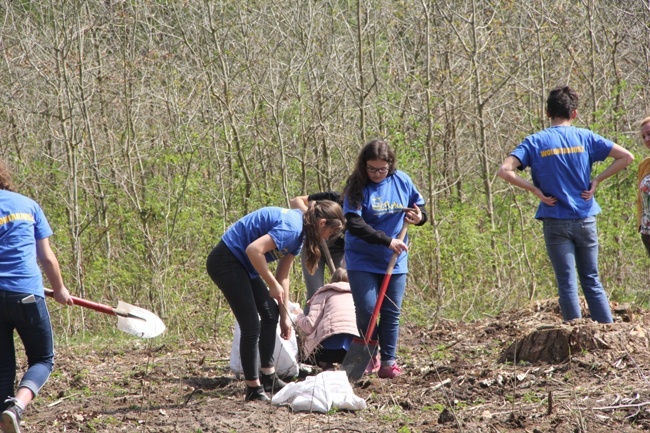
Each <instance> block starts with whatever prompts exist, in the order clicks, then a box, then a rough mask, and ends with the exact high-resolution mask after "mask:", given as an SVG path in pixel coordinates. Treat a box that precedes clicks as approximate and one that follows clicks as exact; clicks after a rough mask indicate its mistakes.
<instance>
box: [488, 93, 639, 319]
mask: <svg viewBox="0 0 650 433" xmlns="http://www.w3.org/2000/svg"><path fill="white" fill-rule="evenodd" d="M546 114H547V115H548V117H549V118H550V119H551V126H550V127H549V128H547V129H544V130H543V131H540V132H537V133H535V134H533V135H530V136H528V137H526V139H524V141H523V142H521V144H519V146H517V148H515V150H513V151H512V152H511V153H510V155H509V156H508V157H506V158H505V160H504V161H503V163H502V165H501V167H500V168H499V171H498V173H497V175H498V176H499V177H501V178H503V179H504V180H505V181H507V182H509V183H511V184H512V185H515V186H517V187H519V188H522V189H525V190H527V191H530V192H532V193H533V194H535V195H536V196H537V197H538V198H539V199H540V204H539V206H538V208H537V213H536V215H535V218H537V219H539V220H542V222H543V228H544V241H545V243H546V251H547V253H548V257H549V259H550V260H551V264H552V265H553V270H554V271H555V278H556V281H557V286H558V294H559V303H560V309H561V310H562V318H563V320H565V321H569V320H573V319H578V318H580V317H582V316H581V312H580V304H579V300H578V279H579V280H580V285H581V286H582V291H583V293H584V295H585V299H586V300H587V305H588V307H589V312H590V313H591V318H592V319H593V320H595V321H597V322H601V323H611V322H612V312H611V309H610V307H609V301H608V298H607V293H605V289H604V288H603V285H602V283H601V282H600V278H599V276H598V232H597V227H596V217H595V216H596V215H597V214H598V213H600V211H601V209H600V206H598V203H596V199H595V198H594V195H595V193H596V188H597V187H598V185H599V184H600V183H601V182H602V181H604V180H605V179H607V178H609V177H610V176H612V175H614V174H616V173H618V172H619V171H621V170H623V169H624V168H625V167H627V166H628V165H629V164H630V163H631V162H632V161H633V160H634V156H632V154H631V153H630V152H628V151H627V150H625V149H624V148H622V147H621V146H619V145H617V144H614V143H613V142H612V141H610V140H607V139H605V138H603V137H601V136H600V135H598V134H595V133H593V132H591V131H589V130H587V129H583V128H576V127H574V126H572V125H571V123H572V122H573V120H574V119H575V118H576V117H577V115H578V95H577V93H576V92H575V91H574V90H573V89H571V88H570V87H569V86H559V87H556V88H554V89H553V90H551V92H550V94H549V96H548V99H547V101H546ZM608 157H611V158H614V161H612V163H611V164H610V165H609V166H608V167H607V168H606V169H605V170H603V172H602V173H600V174H599V175H598V176H596V177H594V178H593V179H592V178H591V174H592V165H593V163H594V162H597V161H604V160H605V159H607V158H608ZM527 167H530V169H531V175H532V181H533V183H532V184H531V183H530V182H529V181H527V180H526V179H524V178H523V177H521V176H520V175H518V174H517V173H516V170H524V169H526V168H527ZM576 269H577V275H576Z"/></svg>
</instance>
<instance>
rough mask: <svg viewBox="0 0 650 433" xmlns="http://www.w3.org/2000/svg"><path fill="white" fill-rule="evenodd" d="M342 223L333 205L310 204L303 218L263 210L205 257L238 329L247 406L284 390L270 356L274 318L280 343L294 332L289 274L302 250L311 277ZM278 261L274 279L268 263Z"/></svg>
mask: <svg viewBox="0 0 650 433" xmlns="http://www.w3.org/2000/svg"><path fill="white" fill-rule="evenodd" d="M344 224H345V220H344V218H343V212H342V210H341V206H340V205H339V204H337V203H335V202H333V201H320V202H312V203H310V205H309V207H308V208H307V210H306V211H305V212H304V213H303V212H301V211H300V210H298V209H284V208H279V207H265V208H261V209H259V210H257V211H254V212H252V213H250V214H248V215H246V216H244V217H243V218H241V219H240V220H239V221H237V222H235V223H234V224H233V225H232V226H231V227H230V228H229V229H228V230H227V231H226V233H224V235H223V237H222V238H221V241H219V243H218V244H217V246H216V247H215V248H214V249H213V250H212V252H211V253H210V254H209V255H208V259H207V263H206V268H207V271H208V274H209V275H210V278H211V279H212V281H214V283H215V284H216V285H217V286H218V287H219V289H220V290H221V291H222V292H223V294H224V296H225V298H226V300H227V301H228V304H229V305H230V308H231V309H232V312H233V314H234V315H235V318H236V319H237V322H238V323H239V326H240V329H241V339H240V345H239V348H240V355H241V364H242V369H243V371H244V380H245V382H246V395H245V400H246V401H254V400H258V401H266V400H269V397H268V395H267V394H266V393H267V392H276V391H278V390H280V389H281V388H282V387H283V386H284V385H285V384H284V382H283V381H282V380H280V378H278V376H277V374H276V373H275V367H274V359H273V353H274V349H275V339H276V328H277V324H278V318H279V320H280V329H281V337H282V338H285V339H289V338H290V337H291V332H292V330H293V328H292V323H291V318H290V317H289V311H288V307H289V271H290V269H291V265H292V263H293V260H294V258H295V256H296V255H298V253H300V252H301V249H302V251H303V252H302V253H303V254H305V255H306V263H307V266H308V269H309V270H310V272H312V273H313V272H314V269H315V268H316V266H317V265H318V261H319V260H320V254H321V251H320V248H319V245H320V243H321V240H322V239H329V238H331V237H333V236H336V235H338V234H339V233H340V232H341V230H342V229H343V226H344ZM303 241H304V245H303ZM276 260H277V261H278V264H277V267H276V271H275V275H274V274H273V273H272V272H271V270H270V269H269V266H268V263H269V262H273V261H276ZM267 286H268V288H267ZM276 301H277V303H276ZM258 349H259V360H260V363H259V364H260V366H261V370H262V374H261V377H258V376H259V375H258V371H257V366H258Z"/></svg>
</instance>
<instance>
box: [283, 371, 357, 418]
mask: <svg viewBox="0 0 650 433" xmlns="http://www.w3.org/2000/svg"><path fill="white" fill-rule="evenodd" d="M271 403H272V404H275V405H289V406H291V409H293V410H294V411H296V412H299V411H303V412H323V413H325V412H329V411H330V410H331V409H339V410H361V409H365V408H366V402H365V400H364V399H362V398H361V397H358V396H357V395H355V394H354V391H353V390H352V386H351V385H350V382H349V381H348V376H347V374H346V373H345V371H324V372H322V373H320V374H318V375H316V376H308V377H307V378H306V379H305V380H304V381H302V382H291V383H288V384H287V386H285V387H284V388H282V389H281V390H280V391H278V392H277V393H276V394H275V395H274V396H273V398H272V400H271Z"/></svg>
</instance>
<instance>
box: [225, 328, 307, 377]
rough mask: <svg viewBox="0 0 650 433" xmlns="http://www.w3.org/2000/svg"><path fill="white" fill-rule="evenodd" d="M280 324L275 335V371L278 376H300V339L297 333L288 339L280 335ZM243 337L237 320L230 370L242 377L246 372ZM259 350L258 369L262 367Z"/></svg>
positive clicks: (231, 350)
mask: <svg viewBox="0 0 650 433" xmlns="http://www.w3.org/2000/svg"><path fill="white" fill-rule="evenodd" d="M280 332H281V331H280V325H279V324H278V328H277V333H276V336H275V352H273V354H274V359H275V371H276V373H277V374H278V376H280V377H282V378H291V377H296V376H298V371H299V366H298V341H297V340H296V333H295V332H292V333H291V338H290V339H288V340H285V339H283V338H282V337H280ZM240 339H241V329H240V328H239V323H237V321H235V333H234V335H233V340H232V348H231V349H230V370H231V371H232V372H233V373H235V377H237V379H240V378H241V377H242V376H243V374H244V369H243V368H242V366H241V356H240V354H239V340H240ZM260 367H261V366H260V362H259V352H258V357H257V369H258V370H259V369H260Z"/></svg>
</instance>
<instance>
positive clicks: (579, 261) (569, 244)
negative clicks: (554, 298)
mask: <svg viewBox="0 0 650 433" xmlns="http://www.w3.org/2000/svg"><path fill="white" fill-rule="evenodd" d="M544 241H545V242H546V251H547V253H548V257H549V258H550V259H551V264H552V265H553V270H554V271H555V279H556V281H557V286H558V294H559V298H560V309H561V310H562V318H563V319H564V320H573V319H578V318H580V317H581V314H580V303H579V300H578V279H580V285H581V286H582V292H583V293H584V295H585V299H586V300H587V305H588V306H589V312H590V313H591V318H592V319H593V320H595V321H597V322H600V323H611V322H612V312H611V310H610V308H609V300H608V299H607V293H605V289H604V288H603V285H602V283H601V282H600V279H599V278H598V229H597V227H596V218H595V217H588V218H585V219H579V220H557V219H545V220H544ZM576 270H577V278H576Z"/></svg>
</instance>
